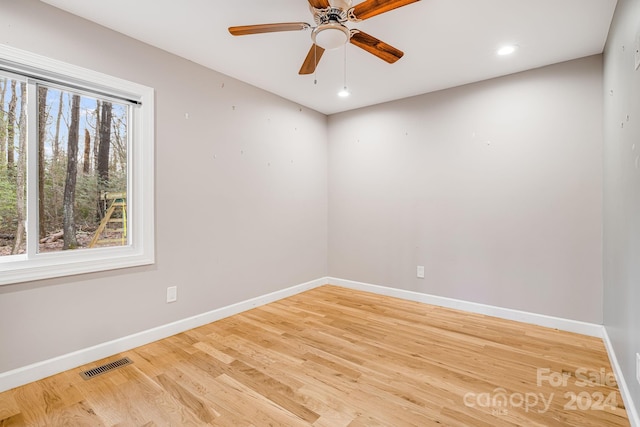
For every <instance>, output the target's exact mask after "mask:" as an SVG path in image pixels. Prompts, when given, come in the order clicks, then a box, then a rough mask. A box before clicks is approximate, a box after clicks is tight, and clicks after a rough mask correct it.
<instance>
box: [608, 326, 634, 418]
mask: <svg viewBox="0 0 640 427" xmlns="http://www.w3.org/2000/svg"><path fill="white" fill-rule="evenodd" d="M602 340H603V341H604V346H605V347H606V349H607V353H609V360H610V361H611V367H612V368H613V372H614V374H615V376H616V381H617V383H618V389H619V390H620V394H621V395H622V400H623V401H624V407H625V408H626V409H627V416H628V417H629V422H630V423H631V427H640V416H638V410H637V409H636V406H635V404H634V402H633V399H632V398H631V391H630V390H629V387H628V386H627V382H626V381H625V379H624V375H623V374H622V368H621V367H620V364H619V363H618V359H617V358H616V352H615V350H614V349H613V344H612V343H611V340H610V339H609V334H608V333H607V329H606V328H604V332H603V337H602Z"/></svg>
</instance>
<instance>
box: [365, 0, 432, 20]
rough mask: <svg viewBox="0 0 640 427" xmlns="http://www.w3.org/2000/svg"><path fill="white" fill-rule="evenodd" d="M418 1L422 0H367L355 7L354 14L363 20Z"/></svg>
mask: <svg viewBox="0 0 640 427" xmlns="http://www.w3.org/2000/svg"><path fill="white" fill-rule="evenodd" d="M417 1H420V0H366V1H363V2H362V3H359V4H357V5H355V6H354V7H353V15H355V17H356V20H358V21H362V20H364V19H369V18H371V17H372V16H376V15H380V14H381V13H385V12H389V11H390V10H393V9H397V8H399V7H402V6H406V5H408V4H411V3H415V2H417Z"/></svg>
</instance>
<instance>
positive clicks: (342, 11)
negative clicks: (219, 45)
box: [229, 0, 420, 74]
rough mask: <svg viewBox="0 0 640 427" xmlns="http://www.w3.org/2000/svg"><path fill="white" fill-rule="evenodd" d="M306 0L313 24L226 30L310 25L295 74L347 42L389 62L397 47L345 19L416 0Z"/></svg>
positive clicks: (241, 32)
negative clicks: (307, 43) (308, 38)
mask: <svg viewBox="0 0 640 427" xmlns="http://www.w3.org/2000/svg"><path fill="white" fill-rule="evenodd" d="M308 1H309V9H310V10H311V13H312V14H313V19H314V21H315V23H316V26H315V27H313V26H312V25H310V24H307V23H306V22H284V23H278V24H259V25H244V26H239V27H229V32H230V33H231V34H232V35H234V36H245V35H249V34H261V33H275V32H281V31H304V30H308V29H310V28H311V29H312V31H311V40H312V42H313V45H312V46H311V49H310V50H309V53H308V54H307V57H306V58H305V60H304V62H303V63H302V67H301V68H300V71H299V74H313V72H314V71H315V69H316V67H317V66H318V62H320V58H321V57H322V54H323V53H324V51H325V50H330V49H336V48H339V47H340V46H344V45H345V44H346V43H347V42H350V43H351V44H353V45H355V46H357V47H359V48H361V49H364V50H366V51H367V52H369V53H371V54H372V55H375V56H377V57H378V58H380V59H382V60H383V61H386V62H388V63H390V64H393V63H394V62H396V61H397V60H398V59H400V58H402V56H403V55H404V53H403V52H402V51H401V50H399V49H396V48H395V47H393V46H391V45H389V44H387V43H385V42H383V41H382V40H379V39H377V38H375V37H373V36H370V35H369V34H367V33H364V32H362V31H360V30H357V29H350V28H349V27H347V26H346V25H345V23H346V22H347V21H351V22H360V21H363V20H365V19H369V18H371V17H374V16H376V15H380V14H382V13H385V12H389V11H390V10H393V9H397V8H399V7H402V6H406V5H408V4H411V3H415V2H417V1H420V0H365V1H363V2H362V3H358V4H356V5H355V6H352V0H308Z"/></svg>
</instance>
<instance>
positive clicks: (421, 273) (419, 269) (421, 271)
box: [416, 265, 424, 279]
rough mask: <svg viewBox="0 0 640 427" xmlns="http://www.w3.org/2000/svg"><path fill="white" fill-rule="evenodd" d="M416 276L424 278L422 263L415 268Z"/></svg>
mask: <svg viewBox="0 0 640 427" xmlns="http://www.w3.org/2000/svg"><path fill="white" fill-rule="evenodd" d="M416 276H417V277H418V279H424V265H419V266H418V268H417V269H416Z"/></svg>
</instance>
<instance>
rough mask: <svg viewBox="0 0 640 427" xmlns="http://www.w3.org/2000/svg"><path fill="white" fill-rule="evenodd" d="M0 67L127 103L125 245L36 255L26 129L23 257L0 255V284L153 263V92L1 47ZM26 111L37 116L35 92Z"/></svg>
mask: <svg viewBox="0 0 640 427" xmlns="http://www.w3.org/2000/svg"><path fill="white" fill-rule="evenodd" d="M0 68H1V69H3V70H4V71H6V72H9V73H14V74H16V75H18V76H27V77H26V78H25V81H27V82H28V84H30V82H34V81H36V80H40V81H55V82H59V83H61V84H64V85H68V87H69V88H70V90H74V89H75V90H79V91H82V90H86V91H88V92H92V93H101V94H104V95H105V96H107V97H108V96H115V97H118V98H121V99H126V100H130V101H132V102H133V103H135V104H138V105H135V106H132V107H131V108H130V109H129V110H130V119H131V120H130V123H129V124H128V132H129V133H130V136H131V137H130V138H129V141H130V142H129V146H128V162H127V167H128V173H127V180H128V184H127V193H128V194H127V214H128V215H127V217H128V222H129V224H128V233H129V236H128V237H129V244H128V245H127V246H119V247H105V248H91V249H78V250H68V251H59V252H46V253H38V243H39V242H38V239H39V235H38V224H37V221H34V220H33V219H34V218H37V215H38V212H37V211H38V184H37V182H38V180H37V174H38V165H37V157H38V156H37V154H34V153H37V150H38V143H37V131H38V130H37V125H36V121H35V120H28V121H27V123H28V127H27V151H28V153H30V154H28V155H27V224H26V229H27V253H26V254H20V255H7V256H0V286H2V285H8V284H15V283H21V282H27V281H32V280H40V279H48V278H54V277H62V276H70V275H76V274H84V273H92V272H98V271H105V270H113V269H119V268H126V267H135V266H141V265H148V264H153V263H154V262H155V225H154V224H155V223H154V217H155V213H154V207H155V205H154V204H155V200H154V191H155V189H154V162H155V154H154V145H155V140H154V117H155V112H154V106H155V101H154V90H153V88H150V87H147V86H143V85H140V84H137V83H133V82H130V81H127V80H123V79H120V78H116V77H112V76H108V75H106V74H103V73H100V72H97V71H92V70H88V69H85V68H82V67H78V66H75V65H71V64H68V63H65V62H62V61H58V60H54V59H50V58H47V57H44V56H41V55H37V54H33V53H30V52H26V51H23V50H20V49H16V48H14V47H11V46H6V45H2V44H0ZM27 96H28V100H27V108H28V110H27V113H28V114H29V115H30V116H31V117H37V110H36V109H37V91H35V90H30V91H29V92H28V95H27Z"/></svg>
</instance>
